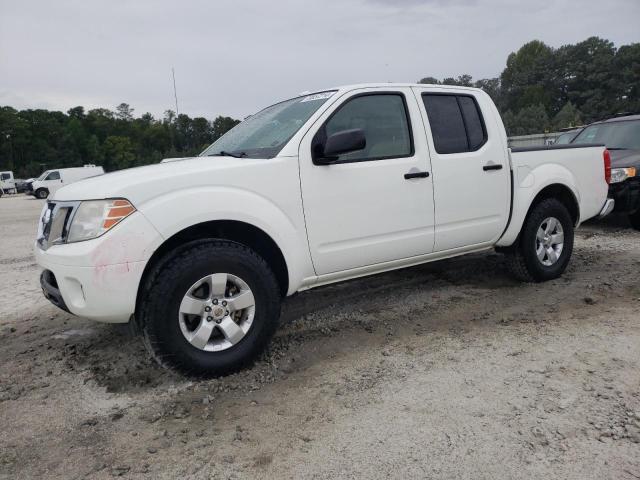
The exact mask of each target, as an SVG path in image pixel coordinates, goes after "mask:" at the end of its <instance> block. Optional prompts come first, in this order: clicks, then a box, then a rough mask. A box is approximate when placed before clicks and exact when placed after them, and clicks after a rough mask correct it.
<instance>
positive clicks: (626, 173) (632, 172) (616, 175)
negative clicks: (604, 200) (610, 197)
mask: <svg viewBox="0 0 640 480" xmlns="http://www.w3.org/2000/svg"><path fill="white" fill-rule="evenodd" d="M635 176H636V169H635V168H634V167H627V168H612V169H611V183H620V182H624V181H625V180H626V179H627V178H630V177H635Z"/></svg>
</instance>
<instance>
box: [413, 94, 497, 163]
mask: <svg viewBox="0 0 640 480" xmlns="http://www.w3.org/2000/svg"><path fill="white" fill-rule="evenodd" d="M422 101H423V102H424V108H425V109H426V111H427V117H428V118H429V125H430V126H431V133H432V135H433V143H434V146H435V149H436V152H438V153H440V154H448V153H463V152H473V151H475V150H478V149H479V148H480V147H482V145H484V143H485V142H486V141H487V131H486V129H485V126H484V121H483V119H482V114H481V113H480V108H479V107H478V104H477V103H476V101H475V99H474V98H473V97H471V96H469V95H450V94H445V95H442V94H423V95H422Z"/></svg>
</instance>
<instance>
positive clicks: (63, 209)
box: [34, 84, 613, 375]
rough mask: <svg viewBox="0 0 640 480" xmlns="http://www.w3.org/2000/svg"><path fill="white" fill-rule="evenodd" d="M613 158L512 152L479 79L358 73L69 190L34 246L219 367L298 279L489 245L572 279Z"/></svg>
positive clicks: (56, 293)
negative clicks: (191, 148) (186, 154)
mask: <svg viewBox="0 0 640 480" xmlns="http://www.w3.org/2000/svg"><path fill="white" fill-rule="evenodd" d="M607 162H608V154H607V152H606V150H605V148H604V146H598V145H585V146H578V145H563V146H559V147H553V146H551V147H533V148H522V149H513V150H512V151H510V150H509V148H508V146H507V136H506V134H505V129H504V126H503V124H502V120H501V119H500V115H499V113H498V110H497V108H496V107H495V105H494V104H493V102H492V101H491V98H490V97H489V96H488V95H487V94H486V93H484V92H483V91H482V90H478V89H473V88H464V87H451V86H443V85H437V86H436V85H431V86H430V85H415V84H412V85H407V84H368V85H355V86H348V87H342V88H339V89H334V90H328V91H321V92H317V93H314V94H309V95H303V96H300V97H295V98H292V99H289V100H286V101H283V102H279V103H277V104H275V105H272V106H270V107H267V108H265V109H264V110H262V111H261V112H259V113H257V114H255V115H253V116H251V117H249V118H248V119H247V120H245V121H244V122H242V123H240V124H239V125H237V126H236V127H234V128H233V129H232V130H230V131H229V132H227V133H226V134H225V135H223V136H222V137H221V138H219V139H218V140H217V141H216V142H215V143H214V144H212V145H211V146H210V147H209V148H208V149H206V150H205V151H204V152H202V154H201V155H200V156H198V157H194V158H186V159H176V160H173V161H167V162H165V163H160V164H156V165H149V166H145V167H140V168H135V169H129V170H123V171H120V172H114V173H112V174H109V175H105V176H104V177H98V178H92V179H89V180H86V181H83V182H79V183H77V184H75V185H70V186H66V187H64V188H62V189H60V190H58V191H57V192H56V193H55V195H54V196H53V198H52V199H50V200H49V201H48V202H47V206H46V207H45V208H44V209H43V211H42V215H41V218H40V224H39V228H38V234H37V241H36V243H35V246H34V247H35V248H34V251H35V255H36V259H37V261H38V263H39V264H40V265H41V266H42V268H43V272H42V274H41V277H40V281H41V285H42V288H43V292H44V294H45V296H46V297H47V298H48V299H49V300H50V301H51V302H52V303H54V304H55V305H57V306H58V307H60V308H62V309H65V310H67V311H70V312H71V313H73V314H75V315H79V316H82V317H86V318H90V319H94V320H97V321H103V322H121V323H126V322H129V321H130V319H132V318H135V319H136V321H137V322H138V324H139V327H140V328H141V330H142V331H143V332H144V338H145V344H146V345H147V346H148V347H149V348H150V349H151V351H152V352H153V353H154V355H155V356H156V358H158V359H161V360H162V362H164V363H166V364H170V365H173V366H174V367H177V368H180V369H182V370H184V371H187V372H192V373H199V374H207V375H222V374H227V373H230V372H233V371H236V370H238V369H239V368H241V367H242V366H244V365H247V363H249V362H251V361H252V360H253V359H254V358H256V356H257V355H259V354H260V353H261V352H262V350H263V349H264V348H265V346H266V345H267V342H268V340H269V338H270V337H271V335H272V334H273V332H274V331H275V329H276V327H277V325H278V318H279V315H280V303H281V299H282V297H284V296H287V295H293V294H294V293H296V292H298V291H301V290H306V289H309V288H313V287H317V286H320V285H325V284H329V283H334V282H339V281H343V280H348V279H351V278H355V277H361V276H364V275H371V274H374V273H379V272H384V271H387V270H391V269H396V268H401V267H407V266H411V265H417V264H420V263H424V262H430V261H434V260H439V259H443V258H448V257H453V256H457V255H462V254H465V253H470V252H478V251H482V250H488V249H492V248H495V249H497V250H499V251H500V252H503V253H505V254H506V255H507V256H508V258H509V262H508V263H509V264H510V265H511V266H512V268H513V272H514V274H515V275H516V276H517V277H518V278H520V279H522V280H525V281H534V282H540V281H545V280H551V279H554V278H557V277H559V276H560V275H561V274H562V273H563V272H564V270H565V268H566V267H567V265H568V263H569V260H570V258H571V252H572V248H573V238H574V228H576V227H577V226H579V225H580V223H582V222H583V221H585V220H587V219H589V218H592V217H595V216H598V215H606V214H607V213H608V212H609V211H610V210H611V208H612V206H613V205H612V204H613V201H612V200H611V199H607V180H608V172H609V170H608V167H609V165H608V163H607ZM389 308H390V309H391V310H392V309H393V306H390V307H389Z"/></svg>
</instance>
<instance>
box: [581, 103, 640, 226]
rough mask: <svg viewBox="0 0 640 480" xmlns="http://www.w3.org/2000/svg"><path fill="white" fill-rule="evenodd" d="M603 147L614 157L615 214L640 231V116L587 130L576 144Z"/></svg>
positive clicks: (612, 192)
mask: <svg viewBox="0 0 640 480" xmlns="http://www.w3.org/2000/svg"><path fill="white" fill-rule="evenodd" d="M594 142H595V143H603V144H605V145H606V146H607V149H608V150H609V152H610V155H611V184H610V185H609V196H610V197H611V198H613V199H615V202H616V206H615V210H614V211H615V212H618V213H623V214H626V215H628V216H629V220H630V221H631V225H632V226H633V228H635V229H636V230H640V115H625V116H620V117H614V118H610V119H607V120H603V121H601V122H596V123H592V124H591V125H589V126H587V127H585V128H584V129H583V130H582V131H581V132H580V133H579V134H578V135H577V136H576V138H575V139H574V140H573V142H572V144H575V145H580V144H588V143H594Z"/></svg>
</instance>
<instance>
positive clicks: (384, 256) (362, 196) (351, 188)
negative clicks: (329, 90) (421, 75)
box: [299, 88, 434, 275]
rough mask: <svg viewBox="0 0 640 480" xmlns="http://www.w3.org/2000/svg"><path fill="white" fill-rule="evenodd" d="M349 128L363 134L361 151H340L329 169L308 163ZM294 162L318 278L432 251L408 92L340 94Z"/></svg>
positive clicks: (419, 130) (422, 149)
mask: <svg viewBox="0 0 640 480" xmlns="http://www.w3.org/2000/svg"><path fill="white" fill-rule="evenodd" d="M354 129H361V130H362V131H363V132H364V135H365V139H366V145H365V147H364V149H361V150H357V151H353V152H348V153H344V154H341V155H339V156H337V157H336V158H335V159H334V160H333V162H332V163H330V164H319V162H318V161H317V160H316V161H315V163H314V156H317V155H318V153H317V152H318V142H326V139H327V138H329V137H331V135H334V134H336V133H340V132H344V131H348V130H354ZM321 151H322V149H321V148H320V152H321ZM299 162H300V179H301V187H302V199H303V206H304V214H305V220H306V228H307V236H308V241H309V248H310V251H311V256H312V259H313V264H314V267H315V270H316V274H317V275H325V274H330V273H335V272H340V271H344V270H350V269H355V268H360V267H367V266H372V265H377V264H381V263H384V262H390V261H396V260H401V259H406V258H410V257H415V256H418V255H424V254H427V253H431V252H432V251H433V244H434V208H433V185H432V180H431V176H430V173H429V172H430V167H431V166H430V161H429V155H428V149H427V145H426V137H425V135H424V128H423V126H422V123H421V120H420V111H419V109H418V106H417V104H416V101H415V97H414V96H413V95H412V92H411V90H410V89H409V88H396V89H378V88H369V89H359V90H357V91H354V92H349V93H346V94H345V95H343V97H341V98H340V99H339V100H338V101H337V102H336V103H335V104H334V106H332V107H331V108H330V109H328V111H327V112H325V113H324V114H323V115H322V116H321V117H320V118H319V119H318V121H317V122H316V123H315V124H314V125H313V126H312V127H311V129H310V130H309V132H308V133H307V135H306V136H305V137H304V138H303V140H302V142H301V143H300V151H299Z"/></svg>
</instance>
